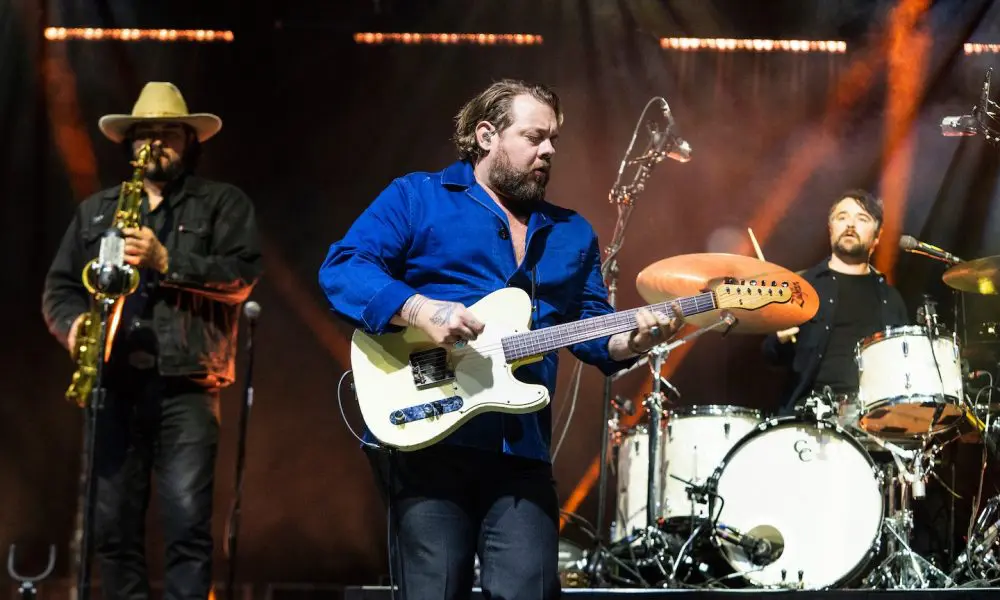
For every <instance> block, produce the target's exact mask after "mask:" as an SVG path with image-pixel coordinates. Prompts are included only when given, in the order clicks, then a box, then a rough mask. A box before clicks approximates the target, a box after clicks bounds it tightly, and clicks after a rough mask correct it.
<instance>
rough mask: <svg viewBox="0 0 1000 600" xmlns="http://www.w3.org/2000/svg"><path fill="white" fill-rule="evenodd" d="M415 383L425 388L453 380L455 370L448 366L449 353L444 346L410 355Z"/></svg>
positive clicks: (411, 370)
mask: <svg viewBox="0 0 1000 600" xmlns="http://www.w3.org/2000/svg"><path fill="white" fill-rule="evenodd" d="M410 372H411V373H412V374H413V385H415V386H417V389H423V388H426V387H431V386H435V385H439V384H442V383H446V382H448V381H453V380H454V379H455V372H454V371H452V370H451V369H449V368H448V353H447V352H445V349H444V348H431V349H430V350H422V351H420V352H414V353H413V354H411V355H410Z"/></svg>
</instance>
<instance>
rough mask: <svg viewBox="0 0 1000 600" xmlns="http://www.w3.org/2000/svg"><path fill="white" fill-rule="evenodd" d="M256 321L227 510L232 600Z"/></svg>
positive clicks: (228, 594) (254, 321)
mask: <svg viewBox="0 0 1000 600" xmlns="http://www.w3.org/2000/svg"><path fill="white" fill-rule="evenodd" d="M256 325H257V319H256V318H252V319H249V335H248V336H247V352H248V353H249V359H248V361H247V383H246V388H245V389H244V393H243V403H242V404H241V405H240V424H239V437H238V438H237V443H236V477H235V487H234V490H233V503H232V506H231V507H230V509H229V518H228V521H227V527H226V529H227V530H228V532H227V536H226V537H227V539H226V555H227V557H228V558H229V569H228V572H227V574H226V598H227V600H234V598H235V595H234V592H233V585H234V583H235V581H236V552H237V543H236V541H237V537H238V536H239V530H240V503H241V501H242V497H243V471H244V467H245V466H246V439H247V424H248V423H249V421H250V409H251V408H252V407H253V354H254V353H253V334H254V329H255V327H256Z"/></svg>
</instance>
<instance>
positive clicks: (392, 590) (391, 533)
mask: <svg viewBox="0 0 1000 600" xmlns="http://www.w3.org/2000/svg"><path fill="white" fill-rule="evenodd" d="M352 372H353V370H352V369H348V370H346V371H344V374H343V375H341V376H340V380H339V381H338V382H337V407H338V408H339V409H340V416H341V418H342V419H343V421H344V426H345V427H347V431H349V432H350V433H351V435H353V436H354V439H356V440H358V442H360V443H361V445H362V446H365V447H366V448H371V449H373V450H375V451H376V452H385V453H387V456H388V460H387V461H386V462H387V465H388V468H387V471H388V473H387V476H386V479H387V481H386V482H385V497H386V514H385V529H386V540H385V546H386V553H387V556H386V559H387V562H388V565H389V594H390V597H391V598H392V600H396V581H395V580H396V578H395V576H394V575H395V572H394V571H397V570H396V569H393V559H394V558H396V559H398V560H400V561H402V557H401V555H400V554H399V552H398V551H397V552H393V541H394V540H393V538H395V542H396V545H397V546H398V544H399V537H398V533H397V532H398V529H397V528H396V527H394V526H393V525H394V523H393V517H394V516H395V515H396V513H397V511H394V510H393V505H394V504H395V502H394V500H393V498H394V496H395V494H394V493H393V475H394V474H395V473H394V466H395V462H396V451H395V450H394V449H393V448H386V447H383V446H380V445H378V444H373V443H371V442H366V441H365V440H364V439H362V437H361V436H360V435H358V434H357V432H356V431H354V428H353V427H351V422H350V421H348V420H347V413H346V411H345V410H344V398H343V396H342V395H341V391H343V387H344V380H345V379H347V376H348V375H350V374H351V373H352ZM351 389H352V390H354V383H353V382H352V383H351ZM354 399H355V400H357V393H355V395H354ZM399 567H400V568H399V569H398V573H399V576H400V578H402V576H403V569H402V564H400V565H399ZM399 590H400V592H402V590H403V587H402V585H400V587H399Z"/></svg>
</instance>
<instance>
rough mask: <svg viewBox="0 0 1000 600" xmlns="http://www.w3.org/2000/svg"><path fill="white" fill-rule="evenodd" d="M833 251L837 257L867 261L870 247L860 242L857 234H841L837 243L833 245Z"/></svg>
mask: <svg viewBox="0 0 1000 600" xmlns="http://www.w3.org/2000/svg"><path fill="white" fill-rule="evenodd" d="M833 251H834V253H835V254H836V255H837V256H840V257H842V258H849V259H852V260H859V259H867V258H868V256H869V254H870V252H871V246H869V245H868V244H865V243H863V242H862V241H861V237H860V236H859V235H858V234H856V233H855V234H850V235H849V234H848V233H843V234H841V235H840V237H839V238H837V243H836V244H834V245H833Z"/></svg>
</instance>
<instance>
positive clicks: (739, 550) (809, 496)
mask: <svg viewBox="0 0 1000 600" xmlns="http://www.w3.org/2000/svg"><path fill="white" fill-rule="evenodd" d="M721 277H732V278H735V279H737V280H747V281H750V280H765V281H767V280H770V279H772V278H773V279H780V280H783V281H789V282H793V284H797V286H798V287H799V288H800V289H801V290H802V292H803V293H802V297H801V298H800V299H799V301H798V302H796V303H786V304H775V305H768V306H765V307H763V308H761V309H759V310H756V311H742V310H737V311H734V312H735V313H736V314H714V315H712V314H708V315H699V316H698V317H696V318H695V319H693V320H692V321H694V322H689V325H693V326H694V327H695V328H697V329H696V331H695V332H694V333H692V334H690V335H688V336H686V337H683V338H681V339H679V340H676V341H674V342H671V343H669V344H663V345H661V346H658V347H656V348H654V349H653V351H652V352H650V354H649V355H648V356H647V357H646V358H644V359H643V361H641V362H640V364H639V365H636V366H637V367H641V366H643V365H648V367H649V368H650V371H651V372H652V392H651V393H650V394H648V395H647V396H646V398H645V400H644V407H645V409H646V411H645V416H646V418H647V420H646V421H644V422H641V423H638V424H636V425H633V426H628V427H626V426H623V425H622V424H621V423H620V422H619V418H620V415H616V416H614V417H612V418H611V419H610V420H609V423H608V425H609V429H610V431H611V442H610V444H611V446H612V447H613V450H612V455H613V458H609V464H610V469H611V472H612V475H613V477H614V479H615V480H616V482H617V485H616V487H615V491H616V494H615V499H614V501H613V506H614V511H615V517H614V520H613V523H612V524H611V527H610V535H609V536H608V538H607V539H608V540H609V543H607V544H605V545H604V546H603V547H602V548H599V550H598V551H595V552H593V553H591V554H590V555H589V556H587V557H585V558H582V559H581V560H579V561H577V563H575V564H576V565H577V567H578V572H577V579H576V580H578V581H583V580H586V581H588V583H589V584H591V585H593V584H595V583H598V584H608V585H612V586H616V587H664V588H698V589H705V588H719V587H723V588H733V587H737V588H751V589H809V590H813V589H835V588H858V587H860V588H865V589H917V588H945V587H958V586H983V585H992V584H993V583H994V582H996V581H1000V497H996V498H993V499H990V500H988V501H987V502H986V503H985V508H984V509H983V510H982V511H981V513H980V514H979V516H978V519H976V521H975V524H974V526H972V527H971V529H970V531H971V535H970V536H969V538H968V540H967V546H966V547H965V549H964V550H962V551H961V552H960V553H958V554H957V556H956V557H955V558H954V560H951V562H953V563H954V564H934V561H933V560H928V559H925V558H924V557H922V556H921V555H920V554H918V553H917V552H914V551H913V550H912V549H911V543H912V539H913V534H914V510H913V509H914V503H915V502H919V501H920V500H921V499H922V498H924V497H925V495H926V484H927V483H928V481H929V479H930V478H931V477H935V478H937V474H936V473H935V467H936V466H938V465H940V464H941V462H942V457H941V455H940V453H941V450H942V449H943V448H944V447H945V446H946V445H947V444H948V443H950V442H953V441H955V440H956V439H957V438H958V435H959V432H960V430H962V429H968V428H969V427H968V426H969V425H971V427H972V429H973V430H974V432H975V434H976V435H978V436H979V437H980V439H981V440H982V441H984V442H986V443H987V445H988V446H989V445H990V444H993V445H995V440H993V439H992V438H991V435H989V434H988V432H990V433H992V432H991V431H990V430H991V427H990V425H992V424H991V423H990V419H989V417H990V414H989V407H990V405H989V404H986V405H985V406H983V405H979V403H978V402H977V401H976V400H978V397H977V398H975V399H974V398H972V396H973V394H971V389H970V388H969V386H968V385H967V382H968V381H969V376H968V373H966V371H967V367H966V368H965V369H963V364H966V365H967V361H966V362H963V353H962V351H961V350H962V349H961V344H960V343H959V337H958V335H957V333H949V332H948V331H947V330H946V329H945V327H944V326H943V325H942V324H941V323H940V322H939V318H938V315H937V312H936V310H935V303H934V302H933V301H932V300H931V299H930V297H929V296H928V297H925V298H926V300H925V303H924V305H923V306H921V307H920V309H919V310H918V311H917V322H918V324H917V325H912V326H902V327H891V328H886V329H884V330H881V331H879V332H877V333H875V334H874V335H871V336H869V337H866V338H864V339H861V340H859V341H858V343H857V346H856V354H855V357H856V363H857V367H858V375H859V385H858V388H857V390H856V392H855V393H853V394H849V395H843V394H840V395H838V394H834V393H832V392H831V391H830V390H829V389H826V390H823V391H821V392H816V393H812V394H811V395H810V396H809V397H808V398H806V399H804V401H800V402H799V403H798V404H797V406H796V408H795V411H794V414H790V415H786V416H778V417H771V416H765V415H764V414H762V413H761V411H758V410H753V409H750V408H746V407H740V406H729V405H701V406H687V407H678V406H676V405H673V404H672V402H671V401H670V395H671V394H672V393H675V392H676V389H675V388H674V387H673V385H672V384H670V382H669V381H668V380H666V379H665V378H664V377H663V376H662V375H661V367H662V365H663V364H664V361H665V360H666V358H667V356H668V355H669V352H670V351H671V350H672V349H673V348H675V347H677V346H679V345H680V344H683V343H686V342H687V341H689V340H690V339H691V338H692V337H694V336H697V335H701V334H702V333H705V332H706V331H710V330H712V329H717V328H720V327H727V331H728V328H731V329H732V331H733V332H734V333H757V334H760V333H773V332H777V331H780V330H783V329H787V328H789V327H793V326H798V325H801V324H803V323H805V322H806V321H808V320H810V319H811V318H813V316H814V315H815V314H816V312H817V310H818V306H819V298H818V296H817V294H816V292H815V289H814V288H813V287H812V286H811V285H810V284H809V283H808V282H807V281H806V280H805V279H804V278H802V277H801V276H800V275H798V274H796V273H793V272H791V271H789V270H787V269H785V268H783V267H780V266H778V265H775V264H772V263H769V262H765V261H763V260H759V259H757V258H754V257H745V256H737V255H731V254H694V255H686V256H678V257H673V258H670V259H666V260H662V261H659V262H657V263H654V264H652V265H650V266H649V267H647V268H646V269H645V270H644V271H642V272H641V273H640V274H639V276H638V279H637V286H638V289H639V292H640V295H642V297H643V298H644V299H645V300H646V301H648V302H650V303H653V302H662V301H664V300H665V299H669V298H672V297H678V296H684V295H689V294H692V293H696V292H697V291H699V290H701V289H705V288H706V287H707V284H708V283H709V282H711V281H713V280H716V279H718V278H721ZM944 281H945V283H946V284H947V285H948V286H950V287H951V288H953V289H955V290H958V291H959V292H969V291H975V292H976V293H993V292H992V291H990V290H992V289H993V288H992V285H993V284H994V283H996V282H1000V257H988V258H985V259H979V260H975V261H969V262H963V263H960V264H957V265H955V266H953V267H951V268H949V269H948V271H947V272H946V273H945V276H944ZM734 317H735V320H736V324H735V326H733V319H734ZM957 328H958V327H957V321H956V329H957ZM997 362H998V361H997V360H995V361H994V363H993V364H996V363H997ZM634 368H636V367H633V369H634ZM630 370H631V369H630ZM977 373H978V372H977ZM989 377H990V384H989V385H988V386H986V387H984V388H983V389H982V390H981V391H984V392H990V393H991V391H992V389H993V382H992V375H989ZM675 395H679V394H675ZM973 517H974V518H975V515H973ZM602 533H604V534H606V533H607V532H602ZM949 560H950V559H949ZM938 562H941V561H940V560H939V561H938Z"/></svg>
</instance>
